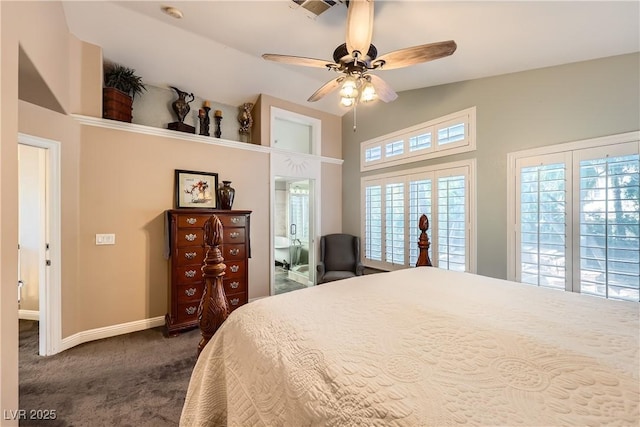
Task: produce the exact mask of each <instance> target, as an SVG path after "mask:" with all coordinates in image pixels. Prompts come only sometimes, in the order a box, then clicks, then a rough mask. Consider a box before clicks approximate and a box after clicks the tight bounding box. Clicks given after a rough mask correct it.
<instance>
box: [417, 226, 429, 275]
mask: <svg viewBox="0 0 640 427" xmlns="http://www.w3.org/2000/svg"><path fill="white" fill-rule="evenodd" d="M418 227H419V228H420V238H419V239H418V248H419V249H420V255H418V262H417V263H416V267H421V266H427V267H431V266H432V265H431V260H430V259H429V246H430V245H431V243H429V237H428V236H427V230H428V229H429V219H428V218H427V216H426V215H425V214H422V216H420V221H419V224H418Z"/></svg>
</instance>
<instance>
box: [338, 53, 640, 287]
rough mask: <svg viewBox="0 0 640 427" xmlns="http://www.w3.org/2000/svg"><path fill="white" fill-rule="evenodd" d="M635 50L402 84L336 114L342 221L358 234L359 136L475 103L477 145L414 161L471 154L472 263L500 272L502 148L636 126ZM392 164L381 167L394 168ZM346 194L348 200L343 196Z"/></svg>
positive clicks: (639, 101)
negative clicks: (394, 93)
mask: <svg viewBox="0 0 640 427" xmlns="http://www.w3.org/2000/svg"><path fill="white" fill-rule="evenodd" d="M639 69H640V55H639V54H637V53H636V54H629V55H622V56H616V57H611V58H605V59H598V60H593V61H586V62H580V63H574V64H568V65H562V66H557V67H550V68H544V69H539V70H532V71H526V72H521V73H514V74H507V75H503V76H497V77H490V78H484V79H478V80H471V81H466V82H460V83H454V84H449V85H443V86H437V87H432V88H425V89H419V90H413V91H406V92H402V93H400V94H399V97H398V99H397V100H396V101H394V102H392V103H390V104H378V105H376V106H371V107H372V108H369V107H363V108H358V129H357V132H355V133H354V132H351V128H352V120H353V117H352V115H350V114H346V115H345V116H344V117H343V123H342V125H343V133H342V136H343V155H344V160H345V163H344V168H343V173H344V175H343V182H342V188H343V227H344V229H345V230H346V231H347V232H351V233H354V234H358V235H359V234H360V222H361V214H360V178H361V176H363V175H371V174H373V173H374V172H368V173H366V174H362V173H360V143H361V142H363V141H367V140H369V139H372V138H374V137H377V136H380V135H384V134H387V133H390V132H392V131H396V130H400V129H404V128H406V127H409V126H412V125H415V124H418V123H422V122H425V121H428V120H432V119H435V118H438V117H442V116H445V115H447V114H449V113H453V112H456V111H460V110H463V109H465V108H468V107H472V106H476V107H477V118H476V125H477V133H476V136H477V141H476V145H477V150H476V151H475V152H471V153H465V154H460V155H453V156H447V157H444V158H441V159H439V160H438V159H436V160H429V161H423V162H416V163H413V164H411V165H408V166H406V167H419V166H425V165H431V164H435V163H439V162H441V163H444V162H451V161H456V160H462V159H470V158H475V159H477V181H476V189H477V227H476V231H477V242H478V244H477V254H478V257H477V261H478V262H477V265H478V268H477V271H478V273H479V274H482V275H486V276H492V277H498V278H506V276H507V248H506V242H507V153H510V152H514V151H518V150H524V149H529V148H534V147H540V146H545V145H551V144H558V143H562V142H569V141H578V140H582V139H588V138H594V137H598V136H604V135H611V134H617V133H623V132H629V131H635V130H638V129H640V119H639V117H640V97H639V96H638V94H639V93H640V70H639ZM398 169H399V167H391V168H385V169H382V170H380V171H379V172H380V173H384V172H389V171H394V170H398ZM346 201H349V203H347V202H346Z"/></svg>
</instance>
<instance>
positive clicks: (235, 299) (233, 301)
mask: <svg viewBox="0 0 640 427" xmlns="http://www.w3.org/2000/svg"><path fill="white" fill-rule="evenodd" d="M227 302H228V303H229V313H231V312H232V311H233V310H235V309H236V308H238V307H240V306H241V305H244V304H246V303H247V293H246V292H240V293H237V294H231V295H227Z"/></svg>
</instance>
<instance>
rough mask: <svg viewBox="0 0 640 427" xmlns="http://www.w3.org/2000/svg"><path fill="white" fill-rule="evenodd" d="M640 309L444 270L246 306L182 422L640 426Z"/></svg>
mask: <svg viewBox="0 0 640 427" xmlns="http://www.w3.org/2000/svg"><path fill="white" fill-rule="evenodd" d="M638 309H639V305H638V304H637V303H625V302H618V301H608V300H604V299H600V298H596V297H589V296H584V295H579V294H575V293H569V292H560V291H553V290H547V289H541V288H536V287H532V286H528V285H521V284H516V283H513V282H507V281H503V280H496V279H490V278H486V277H482V276H477V275H472V274H466V273H454V272H448V271H443V270H440V269H437V268H428V267H421V268H412V269H408V270H402V271H397V272H393V273H381V274H375V275H368V276H361V277H356V278H354V279H347V280H343V281H339V282H333V283H328V284H323V285H320V286H316V287H314V288H310V289H305V290H300V291H294V292H290V293H287V294H282V295H278V296H274V297H269V298H265V299H261V300H258V301H255V302H252V303H250V304H247V305H246V306H243V307H241V308H239V309H238V310H236V311H234V313H233V314H232V315H231V316H230V317H229V319H227V321H226V322H225V324H224V325H223V326H222V327H221V328H220V330H219V331H218V332H217V333H216V334H215V336H214V338H213V339H212V341H211V342H210V343H209V344H208V345H207V346H206V348H205V349H204V351H203V352H202V354H201V355H200V358H199V360H198V363H197V365H196V367H195V369H194V371H193V375H192V378H191V382H190V385H189V390H188V392H187V398H186V402H185V405H184V408H183V412H182V418H181V425H183V426H200V425H230V426H295V427H298V426H376V425H379V426H395V425H398V426H450V425H464V424H466V425H483V426H488V425H501V426H515V425H523V426H534V425H536V426H559V425H580V426H602V425H621V426H638V424H639V421H640V417H639V414H638V401H639V378H638V365H639V356H638V353H639V342H638V341H639V338H638V335H639V319H638Z"/></svg>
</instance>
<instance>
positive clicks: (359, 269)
mask: <svg viewBox="0 0 640 427" xmlns="http://www.w3.org/2000/svg"><path fill="white" fill-rule="evenodd" d="M363 274H364V265H363V264H362V262H361V261H358V262H357V263H356V276H362V275H363Z"/></svg>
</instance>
